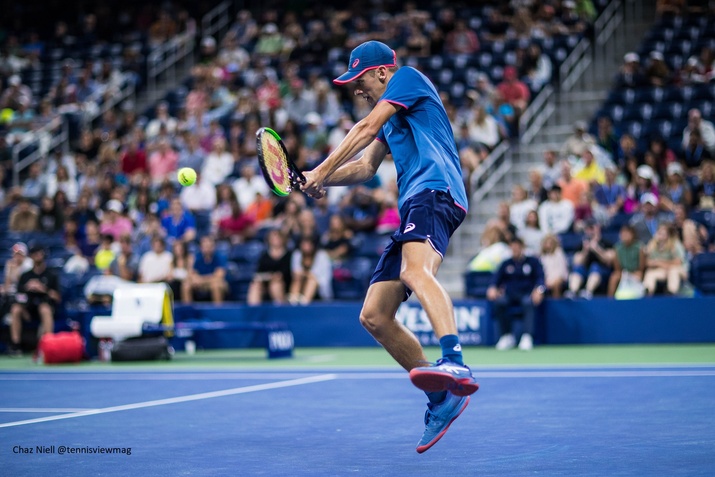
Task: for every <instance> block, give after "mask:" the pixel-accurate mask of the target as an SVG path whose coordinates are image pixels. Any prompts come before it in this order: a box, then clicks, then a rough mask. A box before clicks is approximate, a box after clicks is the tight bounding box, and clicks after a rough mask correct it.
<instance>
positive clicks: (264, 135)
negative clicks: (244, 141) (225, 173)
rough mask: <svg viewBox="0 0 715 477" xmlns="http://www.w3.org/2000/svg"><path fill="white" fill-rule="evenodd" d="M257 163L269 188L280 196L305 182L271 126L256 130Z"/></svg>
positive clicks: (298, 188)
mask: <svg viewBox="0 0 715 477" xmlns="http://www.w3.org/2000/svg"><path fill="white" fill-rule="evenodd" d="M256 146H257V148H256V149H257V152H258V163H259V164H260V165H261V171H262V172H263V178H264V179H265V180H266V183H267V184H268V186H269V187H270V188H271V190H272V191H273V192H274V193H275V194H276V195H279V196H281V197H285V196H287V195H288V194H290V193H291V192H292V191H293V190H294V189H297V190H300V185H301V184H305V176H303V173H302V172H300V171H299V170H298V167H296V165H295V164H294V163H293V161H291V160H290V158H289V157H288V151H287V150H286V147H285V144H283V141H282V140H281V137H280V136H279V135H278V133H277V132H275V131H274V130H273V129H271V128H261V129H259V130H258V132H256Z"/></svg>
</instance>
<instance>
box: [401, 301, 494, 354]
mask: <svg viewBox="0 0 715 477" xmlns="http://www.w3.org/2000/svg"><path fill="white" fill-rule="evenodd" d="M396 318H397V321H399V322H400V323H402V324H403V325H405V326H406V327H407V329H409V330H410V331H412V332H413V333H414V334H415V335H416V336H417V339H418V340H419V341H420V343H422V345H425V346H428V345H433V346H438V345H439V340H438V339H437V337H436V336H435V334H434V332H433V331H432V325H431V324H430V322H429V319H428V318H427V313H425V311H424V310H423V309H422V306H421V305H420V304H419V303H417V302H414V303H413V302H405V303H403V304H402V305H401V306H400V308H399V309H398V310H397V316H396ZM454 318H455V320H456V322H457V332H458V333H459V341H460V343H461V344H463V345H481V344H485V343H490V338H489V334H488V333H489V332H490V330H491V320H490V319H489V317H488V314H487V306H486V303H485V302H480V301H464V302H461V301H459V302H455V304H454Z"/></svg>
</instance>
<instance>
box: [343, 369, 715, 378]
mask: <svg viewBox="0 0 715 477" xmlns="http://www.w3.org/2000/svg"><path fill="white" fill-rule="evenodd" d="M473 374H474V377H476V378H477V379H480V378H497V379H513V378H650V377H657V378H662V377H671V378H677V377H700V376H715V370H712V371H705V370H703V371H699V370H682V371H676V370H662V371H650V370H642V371H635V370H633V371H629V370H624V371H617V370H611V371H485V372H480V371H478V370H476V371H473ZM405 376H406V373H343V374H338V377H339V378H340V379H396V378H404V377H405Z"/></svg>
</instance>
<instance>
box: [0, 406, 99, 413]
mask: <svg viewBox="0 0 715 477" xmlns="http://www.w3.org/2000/svg"><path fill="white" fill-rule="evenodd" d="M87 411H94V409H90V408H86V409H83V408H79V407H0V412H46V413H52V412H87Z"/></svg>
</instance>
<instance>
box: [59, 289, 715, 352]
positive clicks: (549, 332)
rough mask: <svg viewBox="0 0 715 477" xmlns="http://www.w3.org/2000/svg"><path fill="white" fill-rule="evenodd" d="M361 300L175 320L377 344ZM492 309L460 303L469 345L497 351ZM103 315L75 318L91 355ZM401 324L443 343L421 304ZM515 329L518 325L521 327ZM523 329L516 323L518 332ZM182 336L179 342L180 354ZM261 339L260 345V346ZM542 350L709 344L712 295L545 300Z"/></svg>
mask: <svg viewBox="0 0 715 477" xmlns="http://www.w3.org/2000/svg"><path fill="white" fill-rule="evenodd" d="M361 308H362V303H361V302H333V303H316V304H313V305H309V306H289V305H285V306H274V305H262V306H255V307H250V306H246V305H242V304H238V303H227V304H224V305H221V306H214V305H210V304H194V305H176V306H175V309H174V315H175V317H174V319H175V321H176V322H181V321H183V320H208V321H224V322H236V323H241V322H264V323H269V322H283V323H286V324H287V325H288V327H289V329H290V330H291V331H292V332H293V336H294V338H295V346H296V347H297V348H300V347H330V346H377V345H378V344H377V342H376V341H375V340H374V339H373V338H372V336H370V334H369V333H368V332H367V331H365V329H364V328H363V327H362V326H361V325H360V320H359V317H360V309H361ZM490 308H491V307H490V306H489V305H488V302H487V301H484V300H457V301H455V303H454V314H455V319H456V322H457V329H458V332H459V336H460V340H461V342H462V344H464V345H465V346H470V345H472V346H492V345H494V343H495V342H496V338H497V332H496V331H497V330H496V329H495V328H496V326H495V323H494V322H493V320H492V319H491V316H490V315H491V311H490ZM103 313H105V314H106V310H100V309H90V310H84V311H80V310H75V311H73V312H72V313H70V318H72V319H75V320H77V321H79V322H80V324H81V329H82V331H83V333H84V335H85V337H86V338H87V343H88V350H90V353H92V354H94V353H93V350H92V349H91V347H92V346H93V345H96V343H95V342H96V339H94V338H92V336H91V334H90V332H89V321H90V320H91V319H92V317H93V316H94V315H98V314H103ZM397 320H398V321H399V322H400V323H402V324H404V325H405V326H406V327H407V328H408V329H410V330H411V331H413V332H414V333H415V335H417V338H418V339H419V341H420V343H422V344H423V345H437V344H439V343H438V341H437V338H436V336H435V335H434V333H433V332H432V327H431V325H430V323H429V320H428V319H427V316H426V314H425V312H424V311H423V310H422V307H421V306H420V305H419V303H417V302H414V303H413V302H411V301H410V302H406V303H403V304H402V305H401V306H400V308H399V310H398V312H397ZM517 323H518V322H517ZM519 329H520V326H519V324H516V325H515V333H517V334H518V332H519ZM181 339H182V338H181V337H177V338H175V340H179V342H177V343H176V346H177V348H178V349H182V348H183V342H181ZM261 340H263V341H261ZM194 341H195V342H196V345H197V346H198V347H203V348H240V347H263V346H265V334H261V333H257V332H252V331H240V330H233V331H232V330H230V329H227V330H223V331H220V332H215V331H206V332H201V331H197V332H196V334H195V336H194ZM535 341H536V343H537V344H614V343H705V342H715V297H696V298H673V297H656V298H647V299H641V300H614V299H609V298H594V299H593V300H546V302H545V304H544V306H542V307H540V310H539V312H538V313H537V323H536V335H535Z"/></svg>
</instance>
